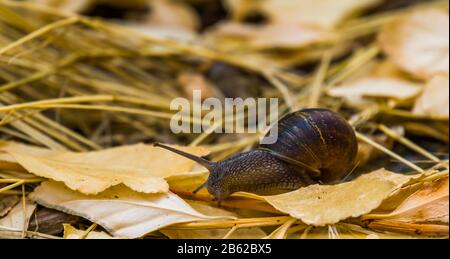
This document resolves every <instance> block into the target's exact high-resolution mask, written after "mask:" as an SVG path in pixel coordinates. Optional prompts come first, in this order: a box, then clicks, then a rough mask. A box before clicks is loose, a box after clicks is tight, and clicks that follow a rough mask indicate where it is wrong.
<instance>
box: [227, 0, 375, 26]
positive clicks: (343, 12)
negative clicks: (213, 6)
mask: <svg viewBox="0 0 450 259" xmlns="http://www.w3.org/2000/svg"><path fill="white" fill-rule="evenodd" d="M379 2H380V0H339V1H336V0H257V1H249V0H229V1H227V6H228V7H229V8H230V9H231V11H232V12H233V13H234V14H235V15H236V16H238V18H241V19H242V18H244V17H245V16H246V15H248V14H251V13H252V12H258V11H259V12H262V13H263V14H266V15H267V17H268V18H269V20H270V21H271V22H272V23H277V24H295V25H309V26H316V27H322V28H333V27H334V26H335V25H336V24H337V23H339V22H341V21H342V20H343V19H344V18H346V17H348V16H349V15H352V14H354V13H355V12H357V11H359V10H362V9H364V8H367V7H370V6H373V5H375V4H377V3H379Z"/></svg>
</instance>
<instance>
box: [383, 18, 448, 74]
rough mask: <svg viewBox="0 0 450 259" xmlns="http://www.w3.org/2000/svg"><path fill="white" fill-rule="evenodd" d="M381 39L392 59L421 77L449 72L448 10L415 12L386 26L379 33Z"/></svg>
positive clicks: (385, 50)
mask: <svg viewBox="0 0 450 259" xmlns="http://www.w3.org/2000/svg"><path fill="white" fill-rule="evenodd" d="M379 42H380V44H381V47H382V49H383V50H384V52H385V53H386V54H387V55H388V56H389V58H391V59H392V61H393V62H395V63H396V64H397V65H398V66H400V67H401V68H402V69H404V70H405V71H407V72H409V73H411V74H412V75H414V76H416V77H418V78H421V79H429V78H430V77H432V76H433V75H436V74H438V73H446V74H448V71H449V66H448V63H449V19H448V13H447V12H444V11H440V10H433V9H426V10H420V11H415V12H413V13H411V14H409V15H407V16H406V17H403V18H401V19H399V20H397V21H395V22H393V23H392V24H388V25H386V26H385V27H384V28H383V29H382V31H381V33H380V35H379Z"/></svg>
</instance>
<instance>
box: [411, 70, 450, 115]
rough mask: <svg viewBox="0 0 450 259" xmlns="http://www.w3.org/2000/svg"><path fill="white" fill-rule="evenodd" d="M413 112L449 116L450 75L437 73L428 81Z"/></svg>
mask: <svg viewBox="0 0 450 259" xmlns="http://www.w3.org/2000/svg"><path fill="white" fill-rule="evenodd" d="M413 113H415V114H419V115H429V116H438V117H446V118H448V117H449V81H448V75H437V76H435V77H433V78H432V79H431V80H430V81H429V82H428V83H427V85H426V86H425V90H424V91H423V93H422V95H421V96H420V97H419V98H418V99H417V100H416V103H415V105H414V109H413Z"/></svg>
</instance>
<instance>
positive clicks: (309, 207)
mask: <svg viewBox="0 0 450 259" xmlns="http://www.w3.org/2000/svg"><path fill="white" fill-rule="evenodd" d="M409 179H410V177H408V176H405V175H400V174H395V173H392V172H389V171H387V170H384V169H380V170H377V171H375V172H372V173H369V174H366V175H363V176H360V177H358V178H357V179H355V180H353V181H351V182H346V183H341V184H337V185H317V184H316V185H311V186H308V187H305V188H301V189H299V190H296V191H293V192H289V193H285V194H280V195H275V196H266V197H265V199H266V201H267V202H268V203H270V204H271V205H272V206H274V207H275V208H276V209H278V210H279V211H282V212H285V213H288V214H289V215H291V216H292V217H294V218H297V219H300V220H302V221H303V222H305V223H306V224H309V225H314V226H324V225H327V224H335V223H337V222H339V221H341V220H344V219H347V218H350V217H358V216H361V215H364V214H367V213H369V212H370V211H372V210H374V209H376V208H377V207H378V206H380V204H381V202H382V201H383V200H384V199H385V198H387V197H388V196H389V195H390V194H391V193H392V191H394V190H395V189H397V188H398V187H400V186H401V185H402V184H404V183H405V182H407V181H408V180H409Z"/></svg>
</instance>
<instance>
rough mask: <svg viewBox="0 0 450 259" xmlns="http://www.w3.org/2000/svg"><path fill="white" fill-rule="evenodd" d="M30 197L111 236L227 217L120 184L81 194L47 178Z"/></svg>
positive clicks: (170, 196) (132, 235) (134, 235)
mask: <svg viewBox="0 0 450 259" xmlns="http://www.w3.org/2000/svg"><path fill="white" fill-rule="evenodd" d="M30 198H31V199H32V200H34V201H36V202H37V203H39V204H41V205H43V206H45V207H48V208H53V209H57V210H60V211H64V212H66V213H68V214H73V215H77V216H81V217H84V218H87V219H89V220H90V221H92V222H94V223H97V224H98V225H100V226H102V227H103V228H105V229H106V230H107V231H108V232H109V233H110V234H112V235H113V236H115V237H126V238H138V237H141V236H143V235H145V234H147V233H150V232H152V231H155V230H158V229H160V228H163V227H166V226H169V225H172V224H175V223H181V222H190V221H198V220H212V219H224V218H231V217H212V216H207V215H204V214H202V213H200V212H198V211H196V210H195V209H193V208H192V207H191V206H189V204H187V203H186V202H185V201H184V200H182V199H181V198H180V197H178V196H177V195H175V194H173V193H171V192H168V193H164V194H144V193H139V192H134V191H132V190H130V189H129V188H127V187H125V186H123V185H118V186H114V187H111V188H109V189H108V190H106V191H104V192H102V193H100V194H98V195H84V194H81V193H79V192H76V191H72V190H70V189H69V188H67V187H66V186H65V185H64V184H62V183H58V182H54V181H48V182H44V183H42V184H41V185H40V186H39V187H37V188H36V189H35V190H34V192H33V193H31V194H30Z"/></svg>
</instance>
